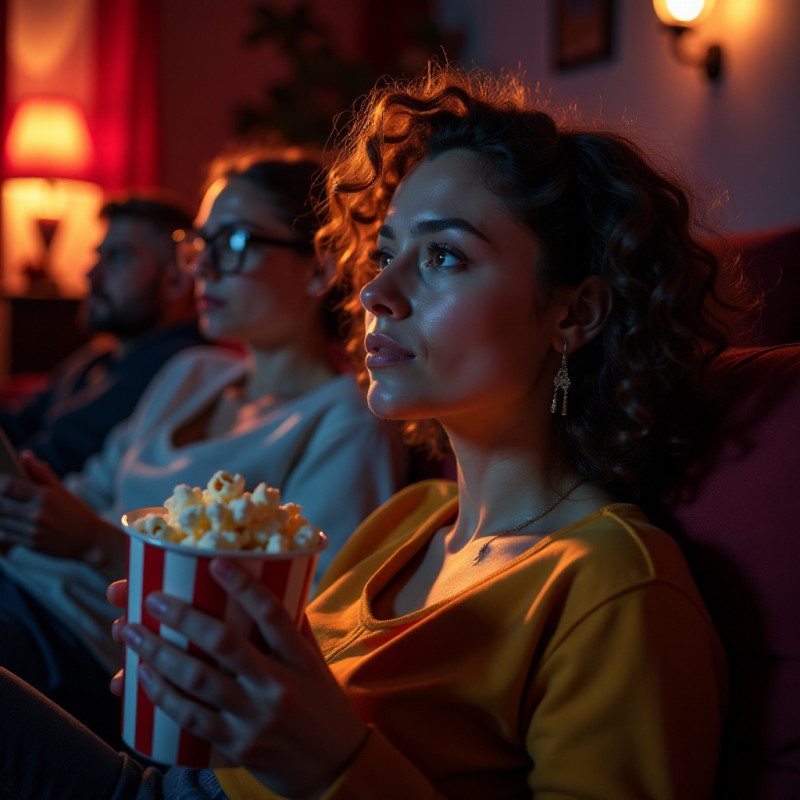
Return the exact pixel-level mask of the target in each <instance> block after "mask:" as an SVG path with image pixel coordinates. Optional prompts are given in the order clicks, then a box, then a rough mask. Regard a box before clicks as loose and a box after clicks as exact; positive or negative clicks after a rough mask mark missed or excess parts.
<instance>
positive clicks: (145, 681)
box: [137, 663, 153, 689]
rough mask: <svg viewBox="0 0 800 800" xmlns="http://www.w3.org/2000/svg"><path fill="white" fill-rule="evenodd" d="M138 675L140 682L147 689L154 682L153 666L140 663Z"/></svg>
mask: <svg viewBox="0 0 800 800" xmlns="http://www.w3.org/2000/svg"><path fill="white" fill-rule="evenodd" d="M137 675H138V676H139V683H141V684H142V686H144V687H145V689H146V688H147V687H148V686H150V684H151V683H152V682H153V668H152V667H151V666H150V665H149V664H144V663H140V664H139V670H138V672H137Z"/></svg>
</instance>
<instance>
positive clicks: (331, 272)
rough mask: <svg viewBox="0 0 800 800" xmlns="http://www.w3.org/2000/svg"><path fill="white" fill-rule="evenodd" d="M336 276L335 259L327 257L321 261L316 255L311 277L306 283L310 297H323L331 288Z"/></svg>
mask: <svg viewBox="0 0 800 800" xmlns="http://www.w3.org/2000/svg"><path fill="white" fill-rule="evenodd" d="M335 277H336V263H335V262H334V260H333V259H332V258H326V259H324V260H323V261H320V260H319V259H318V258H317V257H316V256H315V257H314V266H313V269H312V272H311V277H310V278H309V279H308V283H307V284H306V293H307V294H308V295H309V296H310V297H321V296H322V295H323V294H325V292H327V291H328V289H330V288H331V285H332V284H333V280H334V278H335Z"/></svg>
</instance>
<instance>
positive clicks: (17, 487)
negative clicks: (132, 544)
mask: <svg viewBox="0 0 800 800" xmlns="http://www.w3.org/2000/svg"><path fill="white" fill-rule="evenodd" d="M20 461H21V462H22V466H23V467H24V469H25V472H26V473H27V475H28V478H29V480H25V479H23V478H15V477H13V476H10V475H0V543H3V544H6V545H15V544H19V545H22V546H23V547H28V548H30V549H31V550H38V551H40V552H42V553H47V554H48V555H51V556H57V557H59V558H76V559H83V558H86V557H90V556H91V554H93V550H94V548H95V543H96V541H97V536H98V530H99V529H105V528H107V527H110V526H109V525H108V524H107V523H106V522H104V521H103V520H102V519H100V518H99V517H98V516H97V515H96V514H95V513H94V511H92V510H91V509H90V508H89V507H88V506H87V505H86V504H85V503H83V502H82V501H81V500H79V499H78V498H77V497H75V495H73V494H72V493H71V492H69V491H68V490H67V489H65V488H64V486H63V485H62V483H61V481H60V480H59V478H58V476H57V475H56V474H55V473H54V472H53V471H52V470H51V469H50V467H49V466H48V465H47V464H46V463H45V462H44V461H40V460H39V459H38V458H36V456H34V455H33V453H31V452H30V451H23V452H22V453H21V454H20ZM120 535H123V534H121V533H120Z"/></svg>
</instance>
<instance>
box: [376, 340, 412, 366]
mask: <svg viewBox="0 0 800 800" xmlns="http://www.w3.org/2000/svg"><path fill="white" fill-rule="evenodd" d="M365 344H366V348H367V358H366V361H365V363H366V366H367V369H379V368H381V367H392V366H394V365H395V364H402V363H404V362H406V361H412V360H413V359H414V357H415V356H414V354H413V353H412V352H411V351H410V350H407V349H406V348H405V347H403V346H402V345H400V344H398V343H397V342H396V341H395V340H394V339H392V338H391V337H390V336H387V335H386V334H384V333H368V334H367V338H366V342H365Z"/></svg>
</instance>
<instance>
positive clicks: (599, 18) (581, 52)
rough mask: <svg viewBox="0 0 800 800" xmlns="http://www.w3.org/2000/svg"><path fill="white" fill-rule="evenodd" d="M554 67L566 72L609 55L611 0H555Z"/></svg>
mask: <svg viewBox="0 0 800 800" xmlns="http://www.w3.org/2000/svg"><path fill="white" fill-rule="evenodd" d="M555 29H556V36H555V44H556V46H555V65H556V67H557V68H558V69H560V70H570V69H574V68H576V67H582V66H585V65H587V64H593V63H596V62H598V61H604V60H607V59H609V58H611V56H612V54H613V32H614V0H555Z"/></svg>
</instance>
